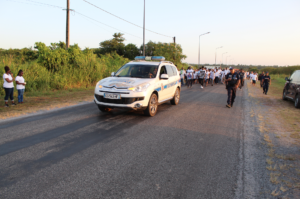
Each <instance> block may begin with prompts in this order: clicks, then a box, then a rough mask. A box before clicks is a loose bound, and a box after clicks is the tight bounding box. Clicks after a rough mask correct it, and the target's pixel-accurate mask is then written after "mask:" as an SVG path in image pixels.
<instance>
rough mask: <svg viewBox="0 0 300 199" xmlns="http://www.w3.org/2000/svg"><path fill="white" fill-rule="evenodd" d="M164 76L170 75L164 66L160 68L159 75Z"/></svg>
mask: <svg viewBox="0 0 300 199" xmlns="http://www.w3.org/2000/svg"><path fill="white" fill-rule="evenodd" d="M162 74H168V73H167V70H166V66H162V67H161V68H160V73H159V75H162Z"/></svg>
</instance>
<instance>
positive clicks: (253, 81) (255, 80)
mask: <svg viewBox="0 0 300 199" xmlns="http://www.w3.org/2000/svg"><path fill="white" fill-rule="evenodd" d="M256 82H257V73H253V74H252V85H253V86H255V84H256Z"/></svg>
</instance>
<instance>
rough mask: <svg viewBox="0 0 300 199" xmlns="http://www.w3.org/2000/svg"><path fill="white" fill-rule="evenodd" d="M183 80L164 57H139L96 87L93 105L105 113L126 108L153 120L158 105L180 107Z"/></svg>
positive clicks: (174, 67)
mask: <svg viewBox="0 0 300 199" xmlns="http://www.w3.org/2000/svg"><path fill="white" fill-rule="evenodd" d="M180 80H181V79H180V76H179V72H178V70H177V68H176V66H175V65H174V64H173V63H172V62H169V61H165V58H164V57H162V56H152V57H145V56H137V57H136V58H135V61H131V62H129V63H127V64H125V65H124V66H122V67H121V68H120V69H119V70H118V71H117V72H116V73H114V72H113V73H112V74H111V77H107V78H105V79H102V80H101V81H99V82H98V83H97V85H96V88H95V99H94V101H95V103H96V104H97V106H98V108H99V109H100V111H102V112H108V111H110V110H111V109H112V108H125V109H132V110H143V111H144V113H145V114H146V115H148V116H154V115H155V114H156V113H157V108H158V105H159V104H162V103H164V102H167V101H171V104H173V105H177V104H178V103H179V100H180V90H181V82H180Z"/></svg>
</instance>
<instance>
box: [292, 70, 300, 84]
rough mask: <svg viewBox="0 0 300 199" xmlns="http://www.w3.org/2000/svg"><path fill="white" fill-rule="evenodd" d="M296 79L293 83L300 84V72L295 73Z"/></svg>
mask: <svg viewBox="0 0 300 199" xmlns="http://www.w3.org/2000/svg"><path fill="white" fill-rule="evenodd" d="M295 73H296V74H295V77H294V78H293V82H300V71H296V72H295Z"/></svg>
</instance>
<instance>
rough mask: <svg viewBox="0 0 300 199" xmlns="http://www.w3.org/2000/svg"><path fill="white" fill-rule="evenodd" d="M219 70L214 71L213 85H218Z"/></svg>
mask: <svg viewBox="0 0 300 199" xmlns="http://www.w3.org/2000/svg"><path fill="white" fill-rule="evenodd" d="M219 74H220V73H219V69H216V72H215V83H216V84H218V82H219Z"/></svg>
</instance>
